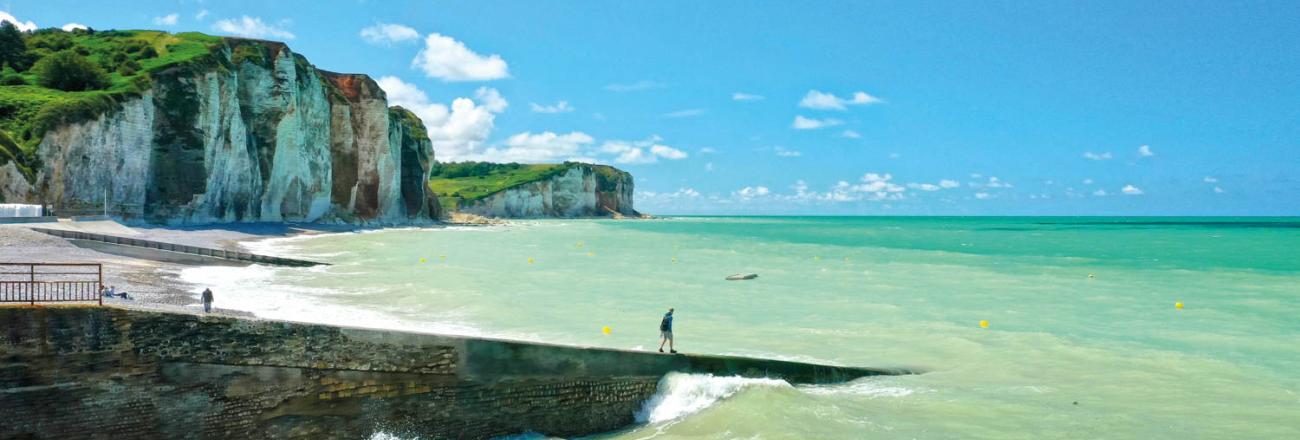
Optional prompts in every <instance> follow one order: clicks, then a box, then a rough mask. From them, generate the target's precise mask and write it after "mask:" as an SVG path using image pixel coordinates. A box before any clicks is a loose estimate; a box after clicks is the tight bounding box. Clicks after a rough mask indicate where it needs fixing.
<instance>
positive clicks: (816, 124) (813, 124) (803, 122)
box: [790, 115, 844, 130]
mask: <svg viewBox="0 0 1300 440" xmlns="http://www.w3.org/2000/svg"><path fill="white" fill-rule="evenodd" d="M843 123H844V121H841V120H839V119H833V118H826V119H812V118H805V117H803V116H802V115H799V116H795V117H794V122H793V123H791V124H790V127H791V128H794V129H795V130H816V129H818V128H825V127H833V126H836V125H840V124H843Z"/></svg>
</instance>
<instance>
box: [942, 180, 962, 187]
mask: <svg viewBox="0 0 1300 440" xmlns="http://www.w3.org/2000/svg"><path fill="white" fill-rule="evenodd" d="M959 186H961V184H960V183H957V181H956V180H948V179H943V180H940V181H939V187H940V188H956V187H959Z"/></svg>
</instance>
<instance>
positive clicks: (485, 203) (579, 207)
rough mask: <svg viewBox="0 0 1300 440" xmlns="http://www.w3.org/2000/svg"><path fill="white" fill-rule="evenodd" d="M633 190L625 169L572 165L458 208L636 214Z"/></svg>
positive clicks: (527, 213) (498, 213)
mask: <svg viewBox="0 0 1300 440" xmlns="http://www.w3.org/2000/svg"><path fill="white" fill-rule="evenodd" d="M632 190H633V183H632V175H631V174H628V173H627V172H624V171H621V170H618V169H615V168H613V167H609V166H604V165H588V164H572V165H570V166H568V169H566V170H564V171H563V172H560V173H558V174H555V175H554V176H551V177H549V178H547V179H542V180H538V181H533V182H527V183H523V184H520V185H516V186H513V187H510V188H506V189H503V190H501V191H498V192H496V193H493V194H490V195H487V196H485V197H482V198H479V199H477V200H472V201H464V202H461V205H460V208H459V210H460V211H461V212H467V213H470V214H476V215H481V216H486V217H506V218H529V217H599V216H616V217H618V216H639V215H640V214H638V213H637V212H636V210H634V209H633V208H632Z"/></svg>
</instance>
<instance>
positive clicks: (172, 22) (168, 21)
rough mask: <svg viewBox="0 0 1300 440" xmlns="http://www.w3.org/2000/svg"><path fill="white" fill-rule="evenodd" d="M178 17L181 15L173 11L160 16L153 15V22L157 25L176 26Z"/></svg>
mask: <svg viewBox="0 0 1300 440" xmlns="http://www.w3.org/2000/svg"><path fill="white" fill-rule="evenodd" d="M180 19H181V15H180V14H177V13H175V12H173V13H170V14H167V15H164V16H161V17H154V18H153V24H156V25H159V26H176V22H178V21H180Z"/></svg>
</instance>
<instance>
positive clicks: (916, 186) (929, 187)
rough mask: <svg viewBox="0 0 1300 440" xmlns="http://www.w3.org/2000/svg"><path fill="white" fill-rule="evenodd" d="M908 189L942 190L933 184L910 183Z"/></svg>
mask: <svg viewBox="0 0 1300 440" xmlns="http://www.w3.org/2000/svg"><path fill="white" fill-rule="evenodd" d="M907 187H908V188H912V189H919V190H921V191H938V190H940V189H942V188H940V187H939V185H935V184H933V183H909V184H907Z"/></svg>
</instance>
